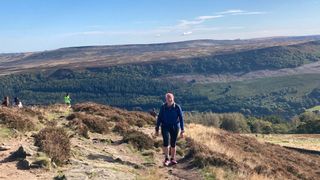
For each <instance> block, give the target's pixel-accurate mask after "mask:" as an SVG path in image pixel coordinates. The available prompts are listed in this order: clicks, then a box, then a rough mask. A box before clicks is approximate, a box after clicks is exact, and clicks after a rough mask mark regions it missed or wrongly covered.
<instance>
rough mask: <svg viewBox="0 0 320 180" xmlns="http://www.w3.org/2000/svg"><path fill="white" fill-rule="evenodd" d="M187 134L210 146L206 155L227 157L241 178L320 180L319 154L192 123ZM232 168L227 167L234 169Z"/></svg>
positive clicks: (204, 154) (203, 154)
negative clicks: (307, 152)
mask: <svg viewBox="0 0 320 180" xmlns="http://www.w3.org/2000/svg"><path fill="white" fill-rule="evenodd" d="M187 132H188V136H189V137H190V138H192V139H194V141H195V142H196V143H198V144H200V145H204V144H205V145H206V147H207V149H206V150H205V151H203V152H205V153H202V156H204V157H205V156H207V157H208V158H209V159H210V158H211V157H212V154H217V155H219V154H223V156H221V157H226V158H224V159H230V160H232V161H233V162H235V164H236V165H237V167H239V170H238V173H236V175H237V176H238V177H239V178H242V177H246V178H248V179H250V178H251V179H261V178H268V179H270V178H271V179H272V178H276V179H279V178H280V179H316V177H319V175H320V169H318V168H314V167H320V157H319V156H316V155H307V154H301V153H298V152H296V151H293V150H288V149H286V148H283V147H281V146H278V145H273V144H270V143H260V142H258V141H257V140H256V139H255V138H251V137H247V136H243V135H240V134H233V133H230V132H226V131H222V130H219V129H215V128H208V127H204V126H201V125H195V124H191V125H189V126H188V127H187ZM200 152H201V151H200ZM208 152H210V153H208ZM200 154H201V153H200ZM204 159H205V158H204ZM209 164H210V165H213V164H212V163H209ZM214 166H215V167H217V165H214ZM218 167H219V166H218ZM222 167H224V166H222ZM231 167H232V166H231ZM231 167H229V165H227V168H228V169H231V170H232V168H231ZM224 168H225V167H224ZM233 172H234V171H233Z"/></svg>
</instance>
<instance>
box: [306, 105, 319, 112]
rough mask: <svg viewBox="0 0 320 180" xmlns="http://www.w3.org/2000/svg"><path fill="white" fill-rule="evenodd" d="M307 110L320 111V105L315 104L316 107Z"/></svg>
mask: <svg viewBox="0 0 320 180" xmlns="http://www.w3.org/2000/svg"><path fill="white" fill-rule="evenodd" d="M306 111H308V112H313V111H320V106H315V107H312V108H309V109H307V110H306Z"/></svg>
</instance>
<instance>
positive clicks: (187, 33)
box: [182, 31, 192, 36]
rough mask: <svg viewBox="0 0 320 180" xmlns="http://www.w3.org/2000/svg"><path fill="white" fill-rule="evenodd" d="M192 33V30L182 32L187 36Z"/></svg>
mask: <svg viewBox="0 0 320 180" xmlns="http://www.w3.org/2000/svg"><path fill="white" fill-rule="evenodd" d="M190 34H192V31H188V32H183V33H182V35H183V36H187V35H190Z"/></svg>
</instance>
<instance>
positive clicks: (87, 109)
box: [73, 103, 155, 127]
mask: <svg viewBox="0 0 320 180" xmlns="http://www.w3.org/2000/svg"><path fill="white" fill-rule="evenodd" d="M73 109H74V111H75V112H84V113H86V114H90V115H94V116H96V117H99V116H100V117H103V118H105V119H107V120H108V121H110V122H120V121H126V122H127V123H128V124H129V125H131V126H137V127H145V126H148V125H149V126H150V125H154V124H155V119H154V117H152V116H151V115H150V114H148V113H144V112H138V111H127V110H123V109H119V108H114V107H110V106H106V105H101V104H96V103H82V104H76V105H75V106H74V107H73Z"/></svg>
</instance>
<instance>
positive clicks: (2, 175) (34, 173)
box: [0, 138, 54, 180]
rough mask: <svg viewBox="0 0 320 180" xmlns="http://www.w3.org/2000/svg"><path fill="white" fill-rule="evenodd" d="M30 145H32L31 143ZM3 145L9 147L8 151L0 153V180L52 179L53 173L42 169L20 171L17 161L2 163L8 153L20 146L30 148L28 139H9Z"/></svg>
mask: <svg viewBox="0 0 320 180" xmlns="http://www.w3.org/2000/svg"><path fill="white" fill-rule="evenodd" d="M31 144H32V143H31ZM4 145H6V146H9V147H10V149H9V150H6V151H0V179H1V180H2V179H8V180H13V179H14V180H20V179H21V180H26V179H44V180H47V179H53V177H54V172H50V171H46V170H43V169H31V170H20V169H18V168H17V161H13V162H4V160H5V159H6V158H7V157H8V156H9V155H10V152H13V151H15V150H17V149H18V148H19V147H20V146H21V145H22V146H23V147H27V148H29V147H30V139H28V138H23V139H20V140H17V139H10V140H8V141H5V143H4Z"/></svg>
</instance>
